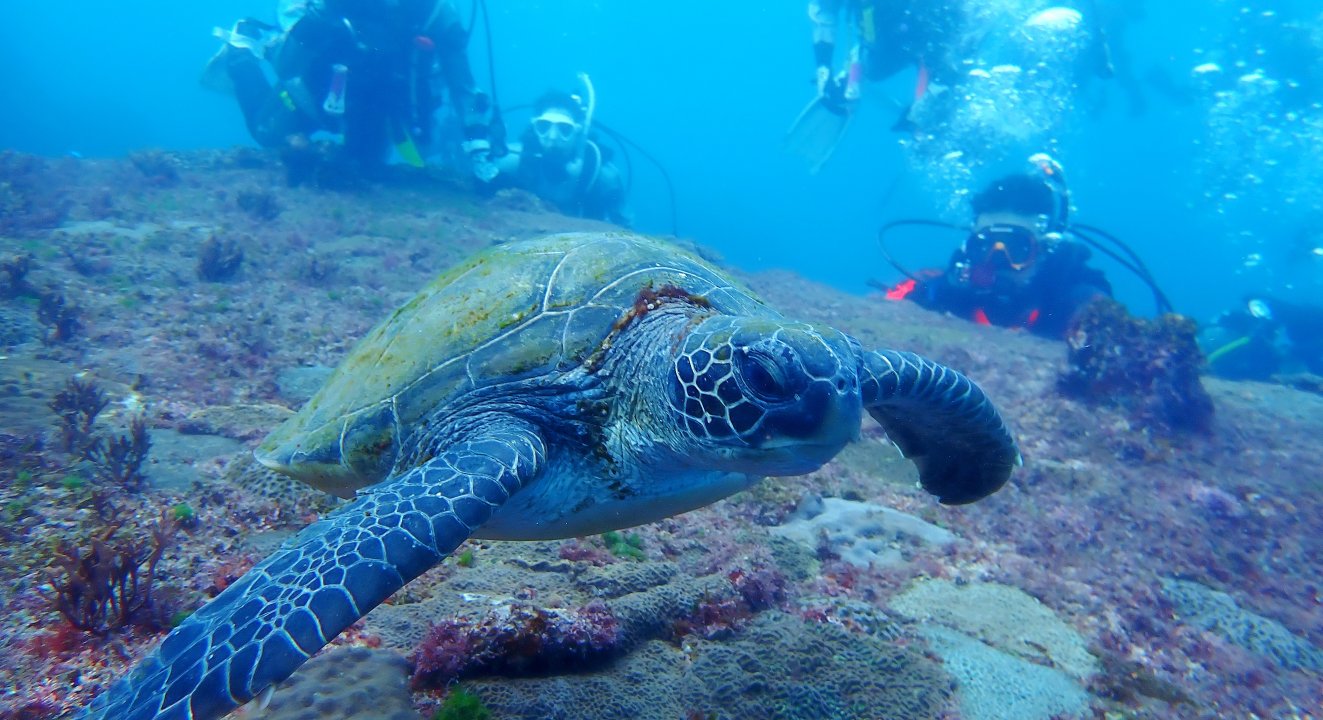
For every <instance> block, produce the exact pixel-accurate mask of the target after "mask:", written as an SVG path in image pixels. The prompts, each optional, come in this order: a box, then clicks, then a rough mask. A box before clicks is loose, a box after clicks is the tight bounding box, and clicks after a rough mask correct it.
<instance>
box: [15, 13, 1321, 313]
mask: <svg viewBox="0 0 1323 720" xmlns="http://www.w3.org/2000/svg"><path fill="white" fill-rule="evenodd" d="M804 4H805V3H803V2H800V1H799V0H793V1H792V0H786V1H785V2H737V3H707V2H695V1H694V0H688V1H681V2H665V3H632V2H584V1H582V0H560V1H557V2H519V3H501V2H495V1H493V2H491V5H492V8H491V11H492V19H491V30H492V34H493V47H492V48H491V49H492V51H493V58H494V67H495V75H496V80H497V83H498V89H499V92H500V99H501V101H502V103H503V104H505V105H515V104H519V103H525V102H528V101H530V100H532V99H533V98H535V97H536V96H537V95H538V94H540V93H541V92H543V91H544V90H546V89H547V88H551V87H558V88H565V89H574V88H575V80H574V78H575V74H576V73H577V72H579V71H584V72H588V73H589V74H591V76H592V78H593V81H594V83H595V85H596V89H597V93H598V99H599V102H598V113H599V114H598V117H599V118H600V119H601V120H603V121H604V122H606V123H608V124H609V125H610V126H612V127H613V128H615V129H617V130H619V131H621V132H624V133H625V134H627V135H628V136H629V137H631V138H632V139H634V140H635V141H636V142H638V143H640V144H641V145H643V146H644V147H646V148H647V149H648V150H649V151H650V152H651V153H652V154H654V155H655V156H657V157H658V158H659V159H660V160H661V161H662V162H663V163H664V165H665V166H666V168H667V169H668V170H669V172H670V174H671V176H672V178H673V179H674V182H675V186H676V191H677V195H678V206H679V221H680V232H681V234H682V235H686V236H690V237H693V238H695V239H696V240H698V241H699V242H701V243H704V244H706V245H710V246H712V247H715V248H717V249H718V250H720V251H721V252H722V253H723V254H724V255H725V256H726V257H727V258H728V259H729V260H730V261H731V262H733V263H735V264H737V265H739V266H742V267H746V268H750V269H760V268H785V269H791V270H794V271H796V272H799V273H802V274H804V275H807V276H809V277H812V278H814V279H817V280H821V281H823V282H826V283H830V284H832V285H834V286H836V287H839V288H841V289H843V290H846V291H850V292H866V291H867V290H868V288H867V285H866V281H867V280H868V279H869V278H877V279H880V280H883V281H892V280H895V279H896V278H897V277H898V275H897V273H895V272H894V271H893V270H891V269H890V268H889V267H888V266H886V265H885V263H884V262H883V260H882V258H881V256H880V254H879V253H878V251H877V247H876V243H875V238H874V233H875V229H876V228H877V227H878V225H879V224H881V223H882V222H884V221H886V220H891V219H896V218H900V217H908V216H930V217H946V218H947V219H953V220H959V219H961V218H960V215H959V213H958V212H953V211H952V210H951V209H950V208H951V206H952V203H951V194H950V191H951V190H952V187H953V186H952V184H951V183H950V182H948V181H947V179H945V178H942V177H939V176H936V175H935V174H934V172H933V169H932V168H931V167H928V166H924V165H923V164H922V163H916V162H914V161H913V158H912V157H909V156H907V150H906V148H904V147H902V145H901V143H900V141H901V140H902V139H903V136H901V135H898V134H895V133H891V132H888V130H887V129H886V128H887V127H888V126H889V125H890V123H891V122H892V120H893V119H894V117H895V115H896V109H895V108H896V104H897V103H903V102H905V101H907V98H908V97H909V94H910V92H911V88H912V86H913V82H914V77H913V73H912V72H911V73H903V74H902V75H900V76H898V77H896V78H894V79H893V80H892V81H890V82H888V83H886V84H884V85H880V86H870V87H868V88H867V93H866V97H865V101H864V103H863V106H862V108H861V110H860V112H859V115H858V117H857V119H856V121H855V123H854V125H853V126H852V128H851V130H850V133H849V135H848V136H847V137H846V139H845V141H844V142H843V143H842V145H841V146H840V148H839V150H838V152H837V154H836V156H835V157H834V158H833V160H832V161H831V162H830V163H829V164H828V165H827V166H826V167H825V168H824V169H823V170H822V171H821V172H820V173H818V174H816V175H812V174H810V173H809V172H808V171H807V170H806V168H805V166H804V164H803V163H802V162H801V161H800V160H798V159H797V158H794V157H791V156H789V155H787V154H786V153H784V152H782V151H781V143H782V139H783V137H784V133H785V131H786V129H787V127H788V126H789V124H790V122H791V120H792V119H793V118H794V117H795V115H796V113H797V112H798V111H799V110H800V108H801V107H802V106H803V105H804V103H805V102H807V101H808V99H809V98H810V97H811V95H812V87H811V82H810V78H811V74H812V59H811V53H810V49H809V32H810V29H809V24H808V20H807V17H806V13H805V11H804V7H803V6H804ZM973 4H975V5H978V6H981V7H995V6H1004V8H1006V9H1010V10H1016V11H1020V10H1023V9H1024V8H1029V9H1034V8H1041V7H1044V6H1047V5H1049V3H1041V2H1040V3H1035V2H1024V1H1022V0H1000V1H999V2H996V1H993V0H979V1H977V2H973ZM272 5H273V3H270V2H256V1H254V0H235V1H231V2H216V1H215V0H211V1H201V2H188V3H181V2H173V3H165V2H159V1H158V2H140V3H134V4H132V6H131V7H123V6H120V5H118V4H109V3H89V2H84V1H82V0H49V1H47V2H42V3H6V4H5V5H4V6H3V7H2V8H0V20H3V22H0V67H3V68H5V69H6V70H5V73H4V78H5V79H4V82H3V83H0V108H5V110H4V111H3V119H2V120H0V147H5V148H12V149H17V150H20V151H25V152H32V153H38V154H44V155H62V154H66V153H78V154H81V155H83V156H109V155H120V154H123V153H126V152H129V151H132V150H135V149H139V148H143V147H162V148H178V149H194V148H207V147H227V146H232V145H238V144H251V141H250V140H249V138H248V137H247V136H246V133H245V131H244V128H243V124H242V119H241V117H240V114H239V112H238V109H237V107H236V106H235V104H234V102H233V100H232V99H231V98H227V97H224V96H221V95H217V94H214V93H211V92H209V91H207V90H204V89H203V88H202V87H200V86H199V84H198V82H197V78H198V74H199V72H200V71H201V68H202V66H203V65H204V64H205V62H206V61H207V59H208V58H209V57H210V56H211V54H212V53H213V52H214V51H215V50H216V49H217V41H216V40H215V39H214V38H212V37H211V34H210V31H211V29H212V27H213V26H217V25H220V26H226V27H228V26H229V25H230V24H231V23H232V22H233V21H234V20H235V19H236V18H238V17H241V16H243V15H253V16H256V17H261V18H267V19H272V18H273V17H274V10H273V8H272ZM461 5H462V6H463V12H464V13H465V14H466V15H467V13H468V4H467V3H461ZM1084 5H1085V6H1087V5H1089V3H1084ZM1097 5H1099V6H1101V7H1102V9H1103V10H1104V11H1105V12H1107V13H1108V14H1111V15H1113V16H1114V17H1117V18H1121V20H1120V21H1121V22H1124V23H1126V27H1125V32H1124V34H1123V35H1121V34H1120V33H1119V31H1117V30H1116V28H1115V27H1114V37H1116V39H1117V42H1116V45H1117V47H1116V48H1114V50H1115V52H1117V53H1118V54H1119V55H1121V56H1123V59H1125V61H1126V62H1127V63H1128V65H1129V66H1130V69H1131V72H1132V73H1133V75H1134V76H1136V78H1137V79H1138V82H1139V84H1140V90H1141V92H1142V93H1143V95H1144V98H1145V100H1146V106H1147V107H1146V109H1145V111H1144V112H1143V113H1142V114H1135V113H1133V112H1131V108H1130V107H1129V104H1128V102H1127V101H1126V97H1125V94H1124V92H1123V91H1122V88H1121V83H1120V82H1118V81H1116V80H1112V81H1104V82H1100V83H1094V84H1093V85H1092V86H1091V87H1089V88H1087V90H1086V92H1083V93H1081V94H1080V97H1078V98H1073V101H1074V102H1073V103H1072V104H1073V109H1071V110H1070V111H1069V112H1068V113H1066V114H1065V115H1064V116H1063V117H1062V118H1060V123H1059V124H1058V125H1057V127H1055V128H1053V129H1052V131H1051V132H1047V133H1041V134H1038V135H1035V136H1032V137H1028V138H1022V139H1021V140H1019V141H1017V142H1008V143H1003V144H999V146H998V147H995V148H988V147H969V148H967V150H968V153H969V154H971V155H972V154H979V153H982V154H984V155H986V156H989V157H994V158H999V160H998V161H997V162H989V163H987V164H986V165H984V166H981V167H980V168H979V169H978V172H977V173H976V174H975V176H973V177H972V178H970V181H971V182H972V183H973V184H974V185H975V186H977V184H979V183H981V182H983V181H985V180H986V179H988V178H989V177H991V176H992V175H994V174H997V173H1000V172H1004V171H1007V170H1013V169H1016V168H1018V167H1019V165H1018V163H1019V162H1020V160H1021V159H1022V158H1024V157H1026V156H1027V155H1028V154H1030V153H1031V152H1034V151H1037V150H1039V149H1045V148H1046V149H1050V150H1051V151H1053V152H1054V153H1055V154H1056V155H1057V156H1058V158H1059V159H1060V160H1061V161H1062V162H1063V163H1064V165H1065V167H1066V169H1067V172H1068V174H1069V177H1070V180H1071V186H1072V189H1073V202H1074V205H1075V208H1076V218H1077V219H1079V220H1081V221H1086V222H1090V223H1092V224H1095V225H1099V226H1102V227H1104V228H1106V229H1108V230H1110V231H1112V232H1113V233H1115V234H1117V235H1119V236H1120V237H1122V238H1124V239H1125V240H1127V241H1128V242H1129V243H1131V244H1132V245H1133V246H1134V247H1135V249H1136V250H1137V251H1139V252H1140V254H1141V255H1142V256H1143V257H1144V258H1145V259H1146V260H1147V261H1148V263H1149V265H1150V267H1151V268H1152V269H1153V271H1154V274H1155V276H1156V277H1157V279H1158V281H1159V282H1160V283H1161V284H1162V285H1163V287H1164V289H1165V290H1166V291H1167V293H1168V294H1169V295H1170V296H1171V298H1172V300H1173V302H1174V303H1175V305H1176V307H1177V308H1178V309H1179V310H1181V311H1183V312H1185V313H1187V314H1190V315H1192V316H1195V317H1196V318H1200V319H1206V318H1208V317H1210V316H1212V315H1213V314H1214V313H1216V312H1217V311H1219V310H1221V309H1224V308H1225V307H1227V306H1228V305H1230V304H1232V303H1234V302H1235V301H1236V299H1237V298H1238V297H1239V296H1240V294H1241V293H1243V292H1248V291H1252V290H1260V289H1269V290H1272V291H1275V292H1277V293H1279V294H1285V295H1289V296H1294V297H1297V298H1299V299H1304V300H1310V301H1314V302H1318V301H1320V300H1321V299H1323V290H1321V289H1320V288H1323V280H1321V279H1320V278H1321V277H1323V259H1321V258H1319V257H1318V256H1316V255H1310V254H1308V253H1307V252H1306V253H1301V252H1300V251H1299V249H1298V248H1296V249H1292V242H1291V238H1292V236H1293V235H1294V234H1296V233H1297V232H1298V231H1299V230H1300V228H1301V227H1309V226H1311V223H1312V222H1314V221H1315V220H1314V219H1315V218H1316V216H1318V214H1319V211H1320V198H1321V197H1323V191H1320V190H1319V188H1315V187H1312V186H1308V182H1309V178H1311V177H1317V176H1318V175H1319V173H1317V172H1311V169H1316V166H1317V161H1318V158H1317V157H1310V156H1309V154H1308V153H1307V152H1306V153H1304V154H1303V155H1302V154H1301V152H1300V148H1301V147H1307V146H1308V144H1309V143H1308V141H1309V139H1310V137H1311V134H1312V133H1320V134H1323V131H1320V130H1318V129H1316V128H1313V129H1311V128H1312V126H1311V125H1310V122H1311V121H1315V122H1316V120H1315V119H1314V118H1312V117H1311V116H1310V115H1309V113H1311V112H1312V113H1313V114H1314V115H1320V114H1323V112H1320V111H1319V110H1318V108H1317V107H1313V108H1306V109H1305V110H1303V111H1302V113H1303V115H1301V114H1297V115H1296V116H1295V117H1294V118H1290V117H1287V116H1286V114H1285V113H1283V112H1281V111H1280V108H1275V107H1274V106H1272V105H1271V104H1263V103H1259V104H1255V103H1253V102H1251V103H1248V104H1247V105H1245V106H1243V107H1241V106H1236V107H1235V108H1232V109H1231V110H1230V111H1228V110H1227V108H1226V107H1225V105H1224V106H1223V107H1222V108H1221V109H1220V110H1219V108H1218V107H1217V97H1216V96H1215V95H1213V93H1212V91H1211V90H1209V89H1208V88H1201V87H1199V86H1198V83H1197V79H1196V78H1195V75H1194V73H1193V72H1192V69H1193V68H1194V67H1195V66H1197V65H1199V64H1201V63H1204V62H1210V61H1214V62H1218V63H1221V64H1222V65H1224V66H1225V68H1226V69H1225V75H1226V76H1227V78H1228V79H1229V80H1231V81H1234V79H1235V77H1237V76H1239V75H1242V74H1246V73H1250V72H1252V71H1254V70H1255V69H1256V67H1255V63H1256V62H1258V61H1259V60H1258V58H1259V56H1261V55H1262V53H1258V54H1257V55H1256V52H1255V50H1256V48H1254V47H1253V44H1252V43H1249V44H1246V43H1245V42H1241V43H1240V45H1239V46H1235V47H1233V44H1232V40H1234V39H1235V38H1236V37H1237V33H1238V32H1243V31H1244V30H1245V28H1246V27H1248V23H1249V21H1247V19H1246V18H1247V17H1248V18H1251V19H1254V18H1259V17H1261V16H1262V13H1263V12H1265V11H1275V12H1277V13H1279V15H1280V16H1283V17H1285V16H1291V15H1293V14H1296V15H1302V16H1307V14H1308V12H1309V11H1308V8H1309V7H1310V3H1308V2H1304V1H1303V0H1302V2H1298V3H1291V2H1285V1H1282V2H1275V3H1271V4H1266V3H1259V6H1254V5H1253V4H1247V3H1233V2H1222V1H1214V2H1209V1H1208V0H1175V1H1172V2H1161V3H1157V2H1154V3H1143V2H1139V1H1133V2H1126V1H1124V0H1117V1H1114V2H1107V1H1106V0H1099V2H1098V3H1097ZM1313 12H1315V13H1316V12H1317V10H1315V11H1313ZM1269 37H1270V36H1269ZM487 50H488V48H487V47H486V46H485V44H484V43H483V41H482V39H481V37H477V38H476V39H475V42H474V44H473V46H472V47H471V50H470V57H471V59H472V61H473V65H474V68H475V71H476V72H477V74H478V76H479V82H480V84H482V85H486V86H490V83H491V78H489V77H488V73H487V63H486V57H487V55H486V53H487ZM1259 50H1261V48H1259ZM990 59H992V60H994V61H995V58H990ZM1237 60H1241V61H1243V62H1244V63H1246V64H1243V65H1241V66H1239V67H1237V66H1236V64H1235V63H1236V61H1237ZM1159 75H1160V76H1163V77H1166V78H1169V79H1170V82H1169V83H1168V82H1158V81H1155V80H1153V77H1157V76H1159ZM1167 85H1174V86H1176V87H1177V88H1178V89H1179V90H1181V91H1182V92H1185V93H1187V94H1188V95H1190V97H1189V98H1187V99H1186V100H1180V101H1178V100H1176V99H1173V98H1171V97H1169V96H1168V95H1169V94H1167V93H1164V92H1162V89H1163V88H1164V87H1166V86H1167ZM1232 85H1233V87H1234V86H1235V83H1234V82H1232ZM1100 98H1101V99H1100ZM1066 99H1067V100H1072V98H1066ZM1219 112H1220V113H1221V117H1223V118H1224V120H1225V118H1226V117H1228V116H1229V117H1231V118H1233V119H1234V120H1235V123H1237V124H1238V125H1237V127H1234V128H1231V129H1230V130H1228V129H1227V128H1226V127H1225V125H1226V123H1225V121H1224V122H1223V126H1222V127H1220V128H1219V126H1217V124H1216V122H1215V121H1216V120H1217V118H1218V117H1219ZM1302 118H1303V119H1302ZM517 132H518V128H517V127H515V128H512V134H517ZM1246 138H1255V139H1256V140H1255V142H1257V143H1260V144H1259V145H1254V146H1253V147H1250V148H1249V150H1250V152H1247V148H1246ZM1274 161H1277V162H1276V163H1274ZM634 162H635V165H636V180H635V185H634V194H633V197H632V202H631V205H632V207H633V210H634V212H635V215H636V217H637V225H638V226H639V227H640V228H641V229H643V230H648V231H657V232H666V231H669V229H670V222H669V210H668V205H667V203H666V199H665V198H666V196H665V192H664V185H663V184H662V181H661V177H660V175H659V174H658V173H657V172H656V171H655V170H654V169H652V168H651V167H650V166H649V165H647V163H646V162H645V161H643V160H642V159H641V158H638V157H636V158H635V159H634ZM1311 163H1313V165H1311ZM1219 171H1220V172H1222V173H1224V174H1229V175H1232V176H1234V177H1235V178H1236V179H1235V180H1234V181H1233V182H1232V185H1233V186H1236V187H1233V188H1232V190H1242V191H1244V192H1231V194H1232V195H1234V196H1235V197H1234V198H1232V199H1227V197H1226V195H1227V192H1228V191H1227V186H1226V182H1224V180H1225V179H1223V181H1218V180H1215V178H1214V176H1215V175H1217V174H1218V172H1219ZM1246 175H1253V176H1254V178H1255V179H1253V180H1246V179H1245V177H1244V176H1246ZM1315 182H1316V181H1315ZM966 184H967V185H968V184H969V183H966ZM1302 184H1304V185H1306V186H1304V187H1302ZM893 187H894V188H895V190H894V192H888V189H889V188H893ZM956 240H957V238H947V237H944V236H935V237H926V236H925V237H923V238H916V239H915V240H913V241H910V242H908V243H907V244H906V245H905V246H904V247H901V248H900V252H899V254H900V255H901V256H902V257H903V259H904V260H905V262H907V263H911V264H913V265H926V264H936V263H940V262H942V261H943V260H944V259H945V257H946V255H947V254H948V253H949V250H950V244H949V243H954V242H955V241H956ZM1306 249H1307V248H1306ZM1253 254H1257V255H1258V256H1259V259H1257V260H1256V259H1255V258H1254V257H1253ZM1099 264H1100V265H1101V266H1102V267H1104V268H1105V269H1106V271H1107V272H1108V273H1109V275H1110V277H1111V279H1112V281H1113V283H1114V284H1115V285H1116V287H1117V290H1118V294H1119V296H1120V297H1121V299H1122V300H1123V301H1125V302H1126V303H1127V304H1128V305H1129V306H1130V307H1131V308H1132V309H1133V310H1135V311H1137V312H1150V311H1151V308H1152V303H1151V300H1150V299H1149V295H1148V293H1147V290H1146V289H1145V288H1144V286H1143V285H1142V284H1141V283H1139V282H1137V281H1136V280H1135V279H1134V278H1133V277H1131V276H1130V275H1129V274H1127V273H1126V272H1125V271H1124V270H1123V269H1121V268H1119V267H1116V266H1114V265H1110V264H1109V263H1108V262H1106V261H1103V260H1100V261H1099Z"/></svg>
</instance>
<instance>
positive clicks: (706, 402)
mask: <svg viewBox="0 0 1323 720" xmlns="http://www.w3.org/2000/svg"><path fill="white" fill-rule="evenodd" d="M859 356H860V353H859V348H858V345H857V343H855V342H854V341H852V340H851V339H850V338H848V337H846V336H845V335H842V334H841V333H838V332H836V331H835V330H830V329H819V328H814V327H812V326H809V325H805V324H801V323H787V322H781V321H777V320H775V319H770V318H748V317H730V316H716V317H710V318H708V319H706V320H704V321H703V322H702V323H701V324H699V325H698V326H697V327H695V328H693V329H692V330H691V331H690V332H689V333H688V334H687V335H685V337H684V338H683V339H682V340H681V343H680V346H679V348H678V350H677V352H676V356H675V370H674V375H673V377H672V378H671V382H670V387H669V391H670V392H669V395H670V403H671V407H672V408H673V409H674V410H675V411H676V412H677V414H678V417H679V422H680V424H681V428H682V430H683V431H684V432H686V433H687V434H689V435H691V436H693V438H694V439H695V440H696V441H697V443H698V444H699V446H700V447H704V448H708V449H710V450H711V456H709V457H708V458H706V460H708V461H715V462H716V463H717V465H718V466H725V467H727V468H728V469H731V470H739V471H742V472H745V473H748V474H750V475H800V474H803V473H806V472H811V471H813V470H816V469H818V468H819V467H821V466H822V465H823V464H824V463H826V462H827V461H828V460H830V459H832V457H834V456H835V455H836V453H838V452H840V450H841V448H843V447H844V446H845V445H846V443H848V442H850V440H852V439H854V438H855V437H856V436H857V435H858V434H859V423H860V418H861V417H862V413H863V409H862V403H861V401H860V395H859V377H858V368H859V364H860V360H859Z"/></svg>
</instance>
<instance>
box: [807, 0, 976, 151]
mask: <svg viewBox="0 0 1323 720" xmlns="http://www.w3.org/2000/svg"><path fill="white" fill-rule="evenodd" d="M808 14H809V19H810V21H812V23H813V58H814V62H815V63H816V83H817V90H818V93H817V96H816V97H815V98H814V99H813V100H812V101H811V102H810V103H809V104H808V106H807V107H805V108H804V110H803V112H801V113H800V115H799V117H798V118H796V120H795V123H794V125H793V126H792V127H791V130H790V133H789V135H788V138H787V144H788V146H789V147H790V149H791V150H792V151H793V152H795V153H797V154H800V155H803V156H804V158H805V159H806V160H808V161H809V162H810V164H811V165H812V170H813V171H814V172H816V171H817V170H818V169H819V168H820V167H821V166H822V164H823V163H825V162H826V161H827V159H828V158H829V157H830V156H831V153H832V151H834V150H835V148H836V145H837V143H838V142H839V141H840V139H841V137H842V136H843V135H844V134H845V130H846V128H847V127H848V126H849V122H850V118H851V116H852V114H853V112H854V106H855V103H856V102H857V101H858V100H859V97H860V95H861V94H862V84H863V82H864V81H865V80H868V81H874V82H876V81H881V80H885V79H887V78H889V77H891V76H893V75H895V74H896V73H899V72H900V71H902V70H904V69H905V68H907V67H915V68H917V69H918V79H917V81H916V83H915V88H914V100H915V102H918V101H919V100H920V99H922V98H923V97H924V96H925V95H927V94H928V93H932V94H934V95H936V94H939V93H941V92H942V91H944V90H945V89H947V88H949V87H950V86H952V85H953V84H955V82H956V80H957V79H958V76H959V69H958V67H957V65H956V62H955V48H954V47H953V46H954V45H955V44H956V38H958V37H959V36H960V34H961V29H962V27H963V24H964V11H963V8H962V7H961V6H960V5H959V4H958V3H946V2H941V3H933V2H925V1H923V0H810V2H809V7H808ZM842 16H844V17H842ZM842 20H844V21H845V23H844V24H846V25H848V26H852V27H853V29H854V38H855V43H854V45H853V47H851V49H850V51H849V53H848V57H847V59H846V63H845V67H844V69H842V70H840V71H838V72H833V67H834V63H835V54H836V45H837V28H838V25H841V24H842ZM908 111H909V109H908V108H907V109H906V111H905V112H903V113H902V114H901V118H900V120H899V121H898V122H897V127H896V128H894V129H904V127H905V126H907V125H908V124H909V121H908V115H909V112H908Z"/></svg>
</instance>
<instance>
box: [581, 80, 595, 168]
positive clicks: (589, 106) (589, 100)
mask: <svg viewBox="0 0 1323 720" xmlns="http://www.w3.org/2000/svg"><path fill="white" fill-rule="evenodd" d="M579 82H581V83H583V131H582V132H581V133H580V134H579V150H580V151H582V150H583V147H584V145H585V144H586V143H587V142H588V133H589V132H590V131H591V130H592V129H593V112H594V111H596V110H597V91H595V90H593V81H592V78H590V77H588V73H586V72H581V73H579Z"/></svg>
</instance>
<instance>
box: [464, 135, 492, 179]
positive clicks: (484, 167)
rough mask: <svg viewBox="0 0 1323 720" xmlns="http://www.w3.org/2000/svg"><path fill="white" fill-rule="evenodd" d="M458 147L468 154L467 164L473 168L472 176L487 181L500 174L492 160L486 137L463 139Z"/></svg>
mask: <svg viewBox="0 0 1323 720" xmlns="http://www.w3.org/2000/svg"><path fill="white" fill-rule="evenodd" d="M460 147H462V148H463V149H464V154H466V155H468V158H469V165H470V166H471V167H472V168H473V176H474V177H476V178H478V180H480V181H482V182H484V183H489V182H491V181H492V180H495V179H496V176H497V175H499V174H500V172H501V171H500V169H499V168H497V167H496V163H495V162H493V161H492V144H491V141H489V140H487V139H486V138H474V139H472V140H465V141H464V142H463V144H462V145H461V146H460Z"/></svg>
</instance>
